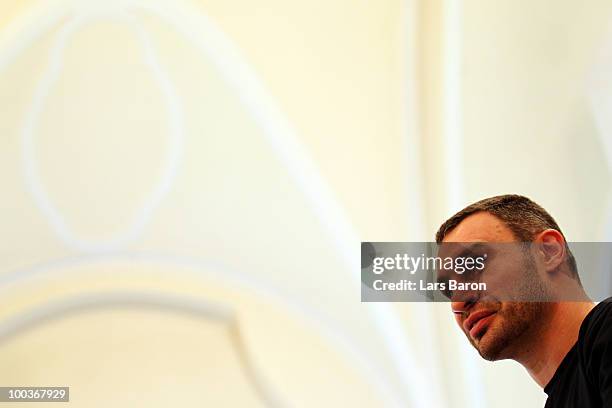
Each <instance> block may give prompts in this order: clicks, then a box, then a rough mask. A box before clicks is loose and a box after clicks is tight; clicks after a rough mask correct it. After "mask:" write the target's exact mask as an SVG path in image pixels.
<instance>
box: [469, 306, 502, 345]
mask: <svg viewBox="0 0 612 408" xmlns="http://www.w3.org/2000/svg"><path fill="white" fill-rule="evenodd" d="M495 313H496V312H495V311H492V310H480V311H478V312H473V313H470V315H469V317H468V318H467V319H465V320H464V322H463V329H464V330H465V332H466V333H469V334H470V337H472V338H473V339H476V337H477V336H478V335H479V334H480V333H481V332H482V331H483V329H485V328H486V326H487V325H488V324H489V322H490V321H491V320H492V319H493V317H494V316H493V315H494V314H495Z"/></svg>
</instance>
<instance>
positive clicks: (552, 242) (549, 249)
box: [533, 229, 566, 272]
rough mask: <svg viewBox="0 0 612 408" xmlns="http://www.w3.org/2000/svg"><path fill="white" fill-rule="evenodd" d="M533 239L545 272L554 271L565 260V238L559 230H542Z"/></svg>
mask: <svg viewBox="0 0 612 408" xmlns="http://www.w3.org/2000/svg"><path fill="white" fill-rule="evenodd" d="M533 241H534V243H535V245H536V248H537V252H538V254H539V255H540V258H541V260H542V264H543V265H544V267H545V269H546V272H553V271H555V270H556V269H557V268H558V267H559V265H561V264H562V263H563V261H565V257H566V248H565V238H563V235H562V234H561V233H560V232H559V231H557V230H554V229H547V230H544V231H542V232H540V233H539V234H538V235H536V236H535V238H534V240H533Z"/></svg>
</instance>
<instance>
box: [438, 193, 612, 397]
mask: <svg viewBox="0 0 612 408" xmlns="http://www.w3.org/2000/svg"><path fill="white" fill-rule="evenodd" d="M436 241H437V242H438V243H441V244H442V245H444V244H446V243H464V245H466V244H467V243H475V242H478V243H491V244H500V243H508V242H514V243H517V244H516V246H517V247H518V246H519V245H521V244H518V243H526V242H529V243H530V244H528V247H529V249H528V250H526V251H524V253H523V255H521V256H522V257H523V259H522V260H521V262H512V263H508V264H507V265H506V266H505V271H506V272H507V273H508V276H507V277H506V280H507V281H513V282H514V286H513V287H515V288H518V289H516V290H517V291H519V292H522V293H523V294H524V293H527V291H531V292H530V293H541V294H545V295H543V296H542V297H541V298H538V301H532V302H530V301H524V300H521V301H512V300H511V299H512V298H511V297H507V296H496V295H495V291H491V292H488V291H486V292H479V293H472V294H470V296H459V295H458V294H449V296H450V297H451V308H452V310H453V312H454V313H455V318H456V321H457V323H458V324H459V327H460V328H461V329H462V331H463V332H464V333H465V335H466V336H467V338H468V340H469V341H470V343H471V344H472V345H473V346H474V347H475V348H476V350H478V353H479V354H480V355H481V356H482V357H483V358H485V359H487V360H489V361H495V360H503V359H513V360H516V361H517V362H519V363H520V364H522V365H523V366H524V367H525V368H526V369H527V371H528V372H529V374H530V375H531V377H532V378H533V379H534V380H535V381H536V382H537V383H538V384H539V385H540V386H541V387H543V388H544V392H545V393H546V394H547V395H548V399H547V401H546V408H553V407H580V408H591V407H612V302H610V301H609V300H606V301H604V302H601V303H599V304H598V305H595V304H594V303H593V302H591V300H590V299H589V298H588V297H587V295H586V293H585V291H584V289H583V288H582V284H581V282H580V278H579V276H578V271H577V267H576V262H575V260H574V257H573V255H572V253H571V251H570V249H569V247H568V246H567V243H566V241H565V237H564V235H563V233H562V232H561V229H560V228H559V226H558V225H557V223H556V222H555V220H554V219H553V218H552V217H551V216H550V214H548V213H547V212H546V211H545V210H544V209H543V208H542V207H540V206H539V205H538V204H536V203H534V202H533V201H531V200H530V199H528V198H526V197H523V196H519V195H504V196H497V197H491V198H487V199H484V200H481V201H479V202H477V203H474V204H472V205H470V206H468V207H466V208H465V209H463V210H461V211H459V212H458V213H457V214H455V215H453V216H452V217H451V218H450V219H448V220H447V221H446V222H445V223H444V224H442V226H441V227H440V229H439V230H438V232H437V234H436ZM457 245H458V244H457ZM483 273H484V274H487V271H486V270H485V271H484V272H483ZM522 281H528V284H521V282H522ZM534 288H535V289H534ZM518 294H519V295H520V294H521V293H518ZM528 297H529V296H525V298H524V299H526V298H528ZM542 299H544V300H546V301H541V300H542ZM566 299H571V301H568V300H566Z"/></svg>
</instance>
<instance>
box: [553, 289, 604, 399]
mask: <svg viewBox="0 0 612 408" xmlns="http://www.w3.org/2000/svg"><path fill="white" fill-rule="evenodd" d="M544 392H545V393H546V394H547V395H548V399H547V400H546V405H545V408H570V407H571V408H595V407H598V408H612V298H609V299H606V300H605V301H603V302H601V303H599V304H598V305H597V306H595V308H594V309H593V310H591V312H590V313H589V314H588V315H587V316H586V318H585V319H584V321H583V322H582V324H581V325H580V334H579V335H578V341H577V342H576V344H574V347H572V348H571V349H570V351H569V352H568V353H567V355H566V356H565V357H564V358H563V361H561V364H560V365H559V368H557V371H556V372H555V375H554V376H553V378H552V379H551V380H550V382H549V383H548V384H547V385H546V387H545V388H544Z"/></svg>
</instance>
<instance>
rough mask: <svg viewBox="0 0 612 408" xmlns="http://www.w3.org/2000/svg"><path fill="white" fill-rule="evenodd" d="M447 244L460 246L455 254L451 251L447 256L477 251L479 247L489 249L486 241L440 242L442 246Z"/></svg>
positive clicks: (463, 254)
mask: <svg viewBox="0 0 612 408" xmlns="http://www.w3.org/2000/svg"><path fill="white" fill-rule="evenodd" d="M449 244H450V245H452V246H457V247H460V248H461V249H459V251H458V252H457V253H456V254H453V253H452V252H451V254H449V256H451V257H459V256H465V255H466V254H471V253H474V252H477V251H478V250H479V249H483V248H484V249H489V245H488V244H487V243H486V242H465V243H463V242H462V243H459V242H451V243H446V244H442V247H443V246H444V245H449ZM438 253H439V252H438Z"/></svg>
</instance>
